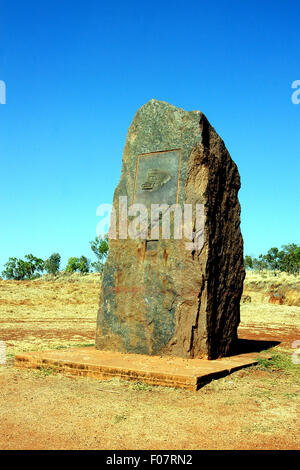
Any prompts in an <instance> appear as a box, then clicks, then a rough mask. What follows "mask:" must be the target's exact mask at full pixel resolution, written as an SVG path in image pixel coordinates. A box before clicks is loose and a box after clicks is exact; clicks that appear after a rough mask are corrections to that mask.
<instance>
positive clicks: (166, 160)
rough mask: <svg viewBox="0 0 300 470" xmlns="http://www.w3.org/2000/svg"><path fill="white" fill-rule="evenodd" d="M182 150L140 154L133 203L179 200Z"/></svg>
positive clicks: (170, 203)
mask: <svg viewBox="0 0 300 470" xmlns="http://www.w3.org/2000/svg"><path fill="white" fill-rule="evenodd" d="M179 171H180V150H168V151H165V152H154V153H145V154H141V155H139V156H138V159H137V165H136V175H135V185H134V194H133V204H144V205H145V206H146V207H150V206H151V204H168V205H172V204H176V203H177V202H178V189H179Z"/></svg>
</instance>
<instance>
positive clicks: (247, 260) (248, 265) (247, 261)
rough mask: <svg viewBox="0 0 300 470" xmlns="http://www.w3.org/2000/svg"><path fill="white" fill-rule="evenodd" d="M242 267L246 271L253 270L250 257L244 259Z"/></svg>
mask: <svg viewBox="0 0 300 470" xmlns="http://www.w3.org/2000/svg"><path fill="white" fill-rule="evenodd" d="M244 266H245V268H246V269H252V268H253V260H252V257H251V256H249V255H246V256H245V258H244Z"/></svg>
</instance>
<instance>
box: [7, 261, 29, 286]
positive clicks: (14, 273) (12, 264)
mask: <svg viewBox="0 0 300 470" xmlns="http://www.w3.org/2000/svg"><path fill="white" fill-rule="evenodd" d="M4 267H5V269H4V271H2V276H3V277H5V279H15V280H17V281H20V280H22V279H25V277H26V270H25V267H24V261H23V260H21V259H17V258H14V257H10V258H8V261H7V262H6V263H5V264H4Z"/></svg>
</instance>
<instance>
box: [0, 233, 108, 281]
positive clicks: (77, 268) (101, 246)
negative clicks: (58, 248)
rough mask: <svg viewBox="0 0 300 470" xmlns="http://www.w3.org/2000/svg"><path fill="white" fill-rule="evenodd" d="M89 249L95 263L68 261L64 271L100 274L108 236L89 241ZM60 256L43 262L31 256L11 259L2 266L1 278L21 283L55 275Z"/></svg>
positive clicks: (57, 255) (80, 258) (84, 260)
mask: <svg viewBox="0 0 300 470" xmlns="http://www.w3.org/2000/svg"><path fill="white" fill-rule="evenodd" d="M90 247H91V250H92V251H93V253H94V255H95V256H96V261H94V262H91V261H90V260H89V259H88V258H86V257H85V256H80V257H79V258H76V257H74V256H72V257H71V258H69V259H68V262H67V265H66V268H65V271H66V272H68V273H74V272H79V273H81V274H87V273H89V272H91V271H96V272H100V273H101V272H102V270H103V266H104V261H105V259H106V256H107V253H108V236H107V235H104V237H96V238H95V239H94V240H92V241H90ZM60 262H61V256H60V254H59V253H53V254H52V255H51V256H50V257H49V258H48V259H46V260H43V259H41V258H37V257H36V256H33V255H32V254H29V255H25V257H24V259H18V258H14V257H11V258H9V259H8V261H7V262H6V263H5V265H4V268H5V269H4V270H3V271H2V276H3V277H4V278H5V279H14V280H17V281H21V280H24V279H36V278H38V277H40V276H41V275H42V274H43V273H45V272H46V273H48V274H53V275H56V274H58V273H59V272H60Z"/></svg>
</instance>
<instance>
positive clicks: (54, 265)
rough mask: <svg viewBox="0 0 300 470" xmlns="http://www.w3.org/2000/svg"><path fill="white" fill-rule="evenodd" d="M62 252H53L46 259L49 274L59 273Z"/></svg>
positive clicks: (46, 268)
mask: <svg viewBox="0 0 300 470" xmlns="http://www.w3.org/2000/svg"><path fill="white" fill-rule="evenodd" d="M60 260H61V258H60V254H59V253H53V254H52V255H51V256H50V257H49V258H48V259H47V260H46V261H45V270H46V271H47V273H48V274H57V273H58V272H59V266H60Z"/></svg>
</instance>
